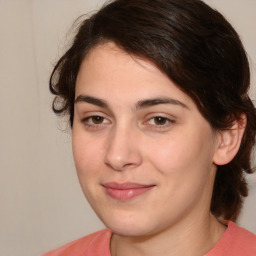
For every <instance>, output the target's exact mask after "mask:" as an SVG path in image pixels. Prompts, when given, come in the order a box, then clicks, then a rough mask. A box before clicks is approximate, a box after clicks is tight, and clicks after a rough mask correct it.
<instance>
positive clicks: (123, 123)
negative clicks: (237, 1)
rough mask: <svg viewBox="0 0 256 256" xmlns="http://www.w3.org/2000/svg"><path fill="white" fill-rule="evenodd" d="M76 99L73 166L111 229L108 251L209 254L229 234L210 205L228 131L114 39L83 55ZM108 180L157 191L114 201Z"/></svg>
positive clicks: (124, 254) (119, 253)
mask: <svg viewBox="0 0 256 256" xmlns="http://www.w3.org/2000/svg"><path fill="white" fill-rule="evenodd" d="M75 97H76V103H75V108H74V123H73V130H72V137H73V154H74V159H75V164H76V169H77V173H78V177H79V181H80V184H81V187H82V189H83V192H84V194H85V196H86V198H87V200H88V201H89V203H90V204H91V206H92V208H93V209H94V211H95V212H96V214H97V215H98V216H99V218H100V219H101V220H102V221H103V222H104V223H105V225H106V226H107V227H108V228H110V229H111V230H112V231H113V235H112V239H111V255H117V256H119V255H120V256H121V255H122V256H126V255H162V254H164V255H183V256H184V255H187V252H190V254H189V255H190V256H193V255H203V254H205V253H206V252H207V251H209V250H210V249H211V248H212V247H213V246H214V245H215V244H216V243H217V241H218V240H219V239H220V237H221V235H222V234H223V232H224V231H225V227H224V226H223V225H222V224H220V223H219V222H218V221H217V220H216V219H215V218H214V217H213V216H212V215H211V213H210V210H209V209H210V201H211V196H212V187H213V183H214V178H215V174H216V164H215V162H216V161H221V159H220V155H221V154H222V153H221V152H220V148H221V147H224V146H223V145H224V144H223V138H225V136H223V135H221V134H219V133H217V132H214V131H213V130H212V128H211V127H210V125H209V123H208V122H207V121H206V120H205V119H204V117H203V116H202V115H201V114H200V112H199V111H198V109H197V107H196V105H195V103H194V102H193V101H192V99H191V98H190V97H189V96H187V95H186V94H184V93H183V92H182V91H181V90H180V89H179V87H178V86H177V85H176V84H175V83H173V82H172V81H171V80H170V79H169V78H168V77H167V76H166V75H165V74H163V73H162V72H161V71H160V70H159V69H158V68H157V67H156V66H155V65H154V64H153V63H151V62H149V61H147V60H145V59H141V58H138V57H136V56H131V55H129V54H127V53H125V52H124V51H122V50H121V49H119V48H118V47H117V46H116V45H114V44H113V43H105V44H103V45H99V46H97V47H95V48H93V49H92V50H91V51H90V52H89V54H88V55H87V56H86V57H85V59H84V60H83V62H82V64H81V67H80V70H79V74H78V77H77V83H76V95H75ZM89 97H90V98H89ZM155 98H158V99H161V100H162V99H165V100H166V99H167V98H168V99H171V100H169V101H170V102H168V103H164V102H161V103H160V104H156V102H154V103H152V101H150V100H152V99H155ZM145 100H148V102H150V104H146V103H145ZM141 102H144V105H143V104H142V103H141ZM157 117H162V118H160V119H159V118H157ZM222 155H223V154H222ZM107 182H117V183H124V182H134V183H139V184H147V185H154V187H153V188H152V189H150V190H149V191H147V192H145V193H143V194H142V195H140V196H137V197H135V198H133V199H131V200H116V199H113V198H111V197H110V196H109V195H107V194H106V190H105V188H104V187H103V186H102V184H105V183H107Z"/></svg>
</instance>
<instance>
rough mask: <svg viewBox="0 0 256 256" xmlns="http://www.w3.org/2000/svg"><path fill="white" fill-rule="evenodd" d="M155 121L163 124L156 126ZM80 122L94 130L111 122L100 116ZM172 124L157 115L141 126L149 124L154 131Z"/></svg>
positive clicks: (168, 119)
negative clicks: (96, 121)
mask: <svg viewBox="0 0 256 256" xmlns="http://www.w3.org/2000/svg"><path fill="white" fill-rule="evenodd" d="M94 118H99V119H100V120H99V123H95V122H94V121H93V119H94ZM157 119H160V120H158V121H160V122H163V124H158V125H157V124H156V123H155V121H156V120H157ZM81 121H82V123H83V124H84V125H85V126H86V127H88V128H96V129H97V128H102V127H103V126H106V125H108V124H109V123H111V121H109V120H108V119H107V118H105V117H103V116H101V115H93V116H88V117H85V118H83V119H82V120H81ZM101 121H102V122H101ZM151 121H153V122H154V124H152V123H150V122H151ZM174 123H175V121H174V120H172V119H170V118H167V117H164V116H161V115H157V116H152V117H150V118H149V119H147V120H146V121H145V122H144V123H143V124H149V125H150V126H151V127H155V128H156V129H164V128H168V127H169V126H171V125H172V124H174Z"/></svg>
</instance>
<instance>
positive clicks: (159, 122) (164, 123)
mask: <svg viewBox="0 0 256 256" xmlns="http://www.w3.org/2000/svg"><path fill="white" fill-rule="evenodd" d="M148 123H149V124H150V125H152V126H157V127H159V128H163V127H168V126H169V125H171V124H173V123H174V121H173V120H171V119H169V118H167V117H163V116H154V117H152V118H150V119H149V120H148Z"/></svg>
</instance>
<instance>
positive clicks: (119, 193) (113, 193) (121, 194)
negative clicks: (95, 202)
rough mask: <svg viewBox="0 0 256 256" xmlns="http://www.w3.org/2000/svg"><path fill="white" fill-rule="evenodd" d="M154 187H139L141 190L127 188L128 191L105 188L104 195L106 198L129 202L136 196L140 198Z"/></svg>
mask: <svg viewBox="0 0 256 256" xmlns="http://www.w3.org/2000/svg"><path fill="white" fill-rule="evenodd" d="M153 187H154V186H151V187H141V188H128V189H115V188H109V187H105V189H106V193H107V195H108V196H110V197H112V198H114V199H117V200H124V201H125V200H130V199H133V198H135V197H137V196H140V195H142V194H144V193H146V192H147V191H149V190H151V189H152V188H153Z"/></svg>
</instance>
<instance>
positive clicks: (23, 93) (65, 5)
mask: <svg viewBox="0 0 256 256" xmlns="http://www.w3.org/2000/svg"><path fill="white" fill-rule="evenodd" d="M207 2H208V3H209V4H211V5H213V6H216V8H217V9H218V10H220V11H222V12H223V13H224V14H225V15H226V17H227V18H228V19H229V20H230V21H231V23H232V24H233V25H234V26H235V28H236V29H237V30H238V31H239V33H240V34H241V37H242V40H243V41H244V43H245V46H246V49H247V51H248V54H249V56H250V58H251V63H252V69H253V70H254V78H253V82H252V86H253V87H254V89H253V90H252V91H251V95H252V96H253V98H254V99H256V96H255V95H256V93H255V91H256V89H255V87H256V81H255V80H256V79H255V73H256V72H255V70H256V46H255V44H256V33H255V31H256V1H255V0H243V1H241V0H223V1H219V0H208V1H207ZM102 3H103V1H99V0H97V1H95V0H73V1H71V0H0V32H1V33H0V97H1V98H0V120H1V128H0V130H1V132H0V145H1V146H0V147H1V148H0V170H1V172H0V207H1V209H0V256H33V255H40V254H41V253H43V252H45V251H48V250H50V249H53V248H55V247H58V246H60V245H62V244H64V243H66V242H68V241H71V240H74V239H76V238H78V237H81V236H83V235H86V234H88V233H90V232H93V231H96V230H98V229H100V228H102V227H103V226H102V224H101V223H100V222H99V221H98V219H97V217H96V216H95V215H94V213H93V212H92V210H91V209H90V207H89V206H88V204H87V203H86V201H85V199H84V198H83V195H82V192H81V191H80V187H79V184H78V182H77V177H76V173H75V168H74V164H73V160H72V152H71V137H70V133H69V132H61V131H60V130H61V129H65V128H66V124H65V122H64V120H58V119H57V118H56V117H55V116H54V115H53V114H52V112H51V100H52V96H51V95H50V93H49V91H48V79H49V74H50V71H51V69H52V67H53V63H54V62H55V61H56V60H57V58H58V57H60V55H61V53H62V52H63V49H64V48H65V42H66V34H67V31H68V30H69V28H70V27H71V25H72V22H73V21H74V19H75V18H76V17H78V16H79V15H80V14H83V13H87V12H89V11H91V10H95V9H97V8H98V7H99V6H100V5H101V4H102ZM254 158H255V156H254ZM253 184H254V185H253ZM250 188H251V194H250V196H249V197H248V199H247V200H246V202H245V209H244V211H243V214H242V216H241V218H240V220H239V223H240V224H241V225H242V226H244V227H246V228H248V229H249V230H251V231H252V232H254V233H256V217H255V216H256V204H255V198H256V177H255V175H253V176H252V177H251V178H250Z"/></svg>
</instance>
